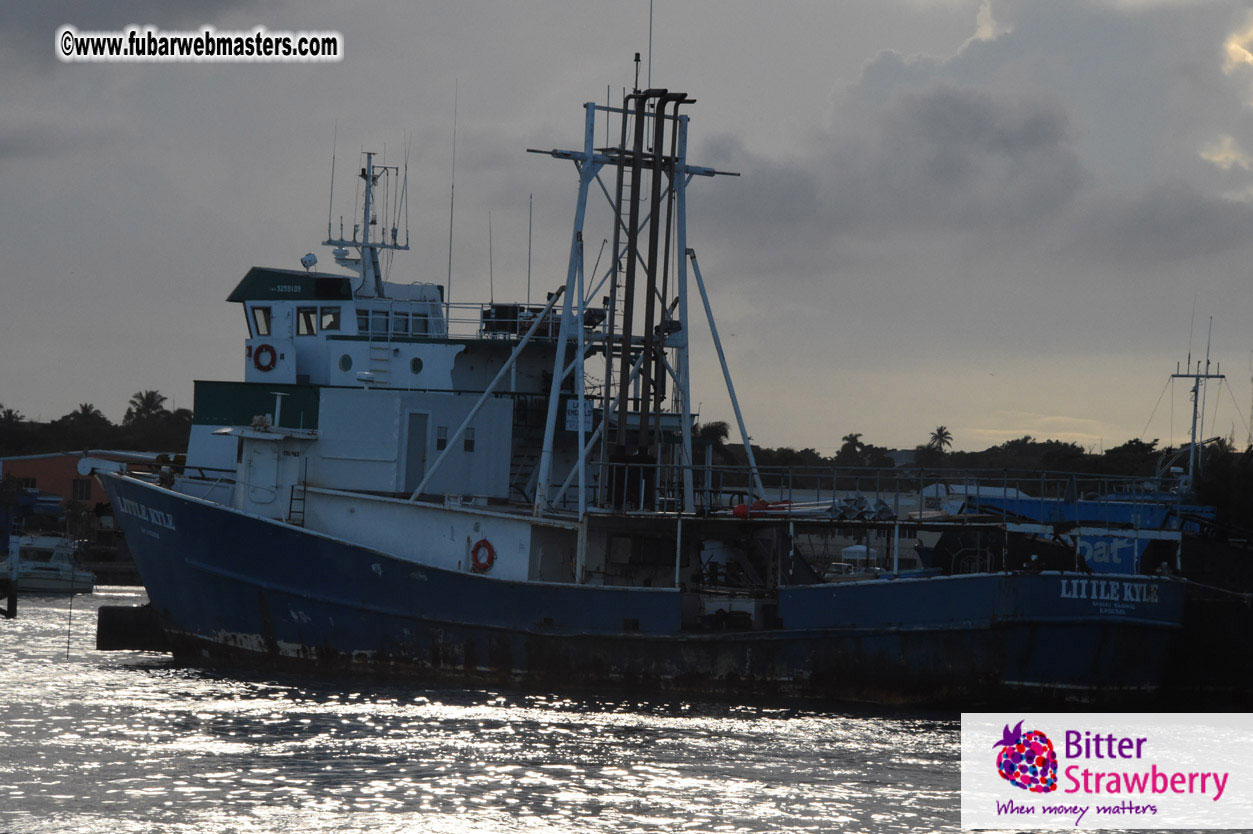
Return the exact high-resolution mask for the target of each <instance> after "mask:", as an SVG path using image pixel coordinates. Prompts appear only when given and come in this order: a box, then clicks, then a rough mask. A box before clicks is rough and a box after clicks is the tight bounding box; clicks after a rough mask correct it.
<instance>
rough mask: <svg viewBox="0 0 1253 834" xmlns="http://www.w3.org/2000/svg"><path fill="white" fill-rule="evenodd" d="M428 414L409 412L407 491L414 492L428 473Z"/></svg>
mask: <svg viewBox="0 0 1253 834" xmlns="http://www.w3.org/2000/svg"><path fill="white" fill-rule="evenodd" d="M427 417H428V415H426V414H415V413H414V412H412V411H411V412H409V425H408V427H407V430H406V432H405V492H412V491H413V490H415V489H417V488H418V484H420V483H422V476H423V475H425V474H426V424H427Z"/></svg>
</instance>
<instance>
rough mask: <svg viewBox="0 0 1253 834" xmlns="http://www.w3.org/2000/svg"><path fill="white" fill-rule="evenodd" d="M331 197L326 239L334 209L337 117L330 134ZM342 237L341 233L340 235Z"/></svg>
mask: <svg viewBox="0 0 1253 834" xmlns="http://www.w3.org/2000/svg"><path fill="white" fill-rule="evenodd" d="M331 136H332V138H331V199H330V200H329V201H328V202H327V205H326V239H327V240H330V239H331V212H332V211H334V210H335V151H336V149H337V148H338V147H339V119H336V120H335V130H334V132H333V133H332V134H331ZM340 237H343V235H340Z"/></svg>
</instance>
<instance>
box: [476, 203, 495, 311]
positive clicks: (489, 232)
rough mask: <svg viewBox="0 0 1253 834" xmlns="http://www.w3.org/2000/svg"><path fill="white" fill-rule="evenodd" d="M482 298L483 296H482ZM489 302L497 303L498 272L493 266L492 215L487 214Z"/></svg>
mask: <svg viewBox="0 0 1253 834" xmlns="http://www.w3.org/2000/svg"><path fill="white" fill-rule="evenodd" d="M480 297H481V296H480ZM487 301H488V303H489V304H491V303H495V301H496V270H495V268H494V267H493V266H492V213H491V212H490V211H489V212H488V213H487Z"/></svg>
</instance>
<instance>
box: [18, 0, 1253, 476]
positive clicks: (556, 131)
mask: <svg viewBox="0 0 1253 834" xmlns="http://www.w3.org/2000/svg"><path fill="white" fill-rule="evenodd" d="M66 24H69V25H73V26H76V27H77V28H78V29H79V30H97V29H120V28H123V27H125V26H127V25H130V24H155V25H158V26H161V27H165V28H167V29H168V28H173V29H178V28H194V27H197V26H199V25H203V24H209V25H213V26H216V27H218V28H219V29H251V28H253V27H256V26H258V25H263V26H267V27H269V28H271V29H283V30H300V29H310V30H336V31H339V32H342V33H343V35H344V39H345V58H344V60H343V61H342V62H341V63H335V64H256V65H241V64H231V65H223V64H219V65H206V64H180V65H171V64H139V65H136V64H111V65H106V64H64V63H61V62H59V61H58V60H57V59H56V57H55V53H54V34H55V32H56V29H57V28H58V27H59V26H62V25H66ZM647 49H648V5H647V2H646V0H632V2H612V3H611V2H590V3H589V2H581V3H574V2H542V3H541V2H529V3H507V2H480V0H461V2H456V3H453V2H440V3H433V2H411V1H409V0H406V2H399V1H397V2H377V3H354V4H344V3H332V2H327V1H326V0H313V1H312V2H300V3H296V2H294V1H293V0H289V1H288V2H267V3H257V2H246V1H245V0H213V1H212V2H198V3H174V2H163V1H159V0H148V1H147V2H116V3H108V4H105V3H99V2H83V0H51V1H50V2H43V3H8V4H4V6H3V7H2V8H0V77H3V79H4V81H3V83H2V84H0V106H2V108H3V109H2V111H0V112H2V113H3V119H0V194H2V195H3V197H2V199H0V252H2V253H3V258H2V259H0V288H2V293H3V294H2V296H0V298H2V302H0V351H2V356H3V360H2V361H0V403H3V404H4V405H6V406H10V407H14V408H17V409H19V410H20V411H22V412H23V413H25V414H26V415H28V416H30V417H38V418H43V419H50V418H54V417H57V416H59V415H61V414H64V413H65V412H67V411H69V410H71V409H72V408H74V407H75V405H76V404H77V403H79V402H86V401H89V402H93V403H95V404H96V405H97V406H99V407H100V408H101V409H102V410H103V411H104V412H105V413H106V414H107V415H109V416H110V417H111V418H113V419H119V418H120V417H121V415H122V412H123V411H124V410H125V403H126V399H127V397H128V396H129V394H130V393H131V392H133V391H135V390H137V389H140V388H158V389H160V390H162V391H164V392H166V393H168V394H170V395H171V396H172V397H173V398H174V399H175V400H176V401H177V403H178V404H179V405H190V400H191V390H192V384H191V382H192V380H193V379H197V378H200V379H215V378H225V379H238V378H241V377H242V373H243V366H242V362H243V353H242V341H243V339H244V338H245V331H244V323H243V320H242V319H243V317H242V315H240V312H239V309H238V307H236V306H235V305H230V304H227V303H225V301H224V299H225V297H226V295H227V293H228V292H229V291H230V290H231V288H232V287H233V286H234V284H235V283H236V281H237V280H238V279H239V278H240V277H241V276H242V275H243V273H244V272H245V271H246V270H247V269H248V268H249V267H250V266H253V265H268V266H279V267H288V268H296V267H298V259H299V257H300V256H301V255H302V254H304V253H305V252H307V251H311V250H313V251H318V249H319V247H318V246H317V241H318V240H320V237H319V235H321V234H322V233H323V232H324V230H325V226H324V224H325V219H326V199H327V184H328V179H329V167H330V152H331V145H332V134H333V132H334V131H335V129H336V127H335V126H336V124H338V136H339V148H340V162H341V163H343V165H344V166H345V167H344V168H343V169H342V170H347V167H348V165H349V162H351V161H352V156H353V155H354V154H355V153H356V151H357V150H359V149H360V148H362V147H365V148H370V149H377V150H382V148H383V146H384V145H386V146H387V148H388V153H389V159H394V158H395V154H397V153H398V150H399V148H400V147H401V146H402V145H403V141H404V136H405V135H406V133H408V134H409V135H411V136H412V143H413V150H412V156H411V160H410V192H411V193H410V198H411V203H412V212H411V223H412V226H413V241H414V252H412V253H411V254H409V255H408V256H407V258H406V259H405V260H404V261H403V263H402V262H400V261H398V262H397V273H396V274H394V275H393V280H397V279H400V280H429V281H439V282H442V281H443V280H444V275H445V270H446V265H447V256H448V252H447V211H448V185H449V182H448V179H449V162H450V147H449V143H450V138H451V128H452V105H453V91H454V85H456V87H457V89H458V90H459V105H458V106H459V122H458V149H457V153H458V159H457V168H458V173H457V222H456V248H455V265H454V289H453V295H454V300H457V299H460V300H469V299H471V298H478V297H485V296H486V295H487V272H488V269H487V266H488V264H487V251H486V249H487V247H486V242H487V213H488V211H491V212H492V222H493V227H494V261H495V273H496V290H497V295H498V296H505V295H509V294H513V293H516V294H519V295H520V294H522V293H524V291H525V268H526V231H527V199H528V195H529V194H532V193H533V194H534V195H535V253H534V275H535V278H534V281H535V285H536V287H541V286H548V287H551V286H555V285H556V284H557V282H558V281H559V280H561V279H562V278H563V277H564V261H565V257H566V251H565V250H566V247H567V246H568V239H569V238H568V235H569V225H568V224H569V219H570V214H571V210H572V208H573V200H574V184H575V176H574V170H573V166H572V165H570V163H560V162H556V161H553V160H550V159H547V158H544V157H538V156H535V155H529V154H526V153H525V149H526V148H528V147H542V148H551V147H575V146H577V144H578V142H579V129H580V122H579V120H580V117H581V108H580V106H579V105H580V103H581V102H583V101H586V100H589V99H596V100H599V101H603V100H604V98H605V93H606V87H607V86H608V87H611V88H612V89H614V90H615V91H618V93H620V91H621V88H622V87H623V86H624V85H628V86H629V85H630V83H631V80H632V64H631V58H632V55H633V53H634V52H636V51H640V52H644V53H647ZM1250 50H1253V15H1251V13H1250V8H1249V6H1248V4H1247V3H1240V2H1212V3H1211V2H1182V0H1181V1H1180V2H1168V1H1167V0H1161V1H1160V2H1135V0H1105V2H1098V0H1089V2H1075V1H1074V0H1050V2H1047V3H1044V2H1002V0H974V1H973V2H965V1H964V0H900V2H894V1H893V0H864V1H862V0H849V1H847V2H840V3H834V2H821V3H805V2H799V0H795V1H794V0H780V2H773V3H762V2H732V1H731V0H709V2H698V1H697V0H689V1H688V2H665V0H658V2H657V4H656V19H655V29H654V36H653V65H652V74H653V83H654V85H655V86H668V87H671V88H672V89H673V88H677V89H683V90H686V91H688V92H689V94H691V95H692V96H694V97H695V98H697V99H698V103H697V104H696V105H694V106H693V107H691V108H690V109H689V112H690V113H691V115H692V117H693V151H692V154H691V156H692V157H693V159H694V161H696V162H698V163H702V164H708V165H713V166H717V167H719V168H725V169H731V170H736V171H740V172H742V173H743V176H742V177H741V178H739V179H731V178H723V179H718V180H714V181H708V180H701V181H698V182H697V183H696V186H695V188H694V190H693V192H692V195H691V210H690V211H691V220H690V232H689V242H690V244H691V245H692V246H693V247H694V248H695V249H696V250H697V252H698V255H699V257H700V259H701V265H702V268H703V271H704V273H705V275H706V278H707V280H708V282H709V284H710V286H711V291H712V292H713V295H714V307H715V312H716V313H717V314H718V317H719V323H720V329H721V330H722V332H723V334H724V339H725V341H726V346H727V351H728V357H729V359H730V361H731V363H732V368H733V371H734V373H735V375H736V380H737V387H738V389H739V392H740V397H741V400H742V403H743V406H744V411H745V416H746V418H747V419H748V422H749V427H750V430H751V432H752V434H753V437H754V440H755V441H756V442H758V443H762V444H765V445H792V446H797V447H800V446H813V447H815V448H818V449H819V450H820V451H823V452H830V451H833V450H834V448H835V447H836V446H838V444H839V438H840V437H841V436H842V435H844V434H847V433H849V432H861V433H863V435H864V437H865V439H866V440H868V441H870V442H874V443H876V444H880V445H888V446H906V447H908V446H913V445H914V444H916V443H920V442H923V441H925V440H926V437H927V435H928V434H929V432H930V431H931V430H932V429H933V428H934V427H935V426H936V425H937V424H944V425H947V426H948V427H949V428H950V430H951V431H952V433H953V437H954V440H955V442H956V445H957V447H959V448H969V449H979V448H984V447H986V446H988V445H991V444H994V443H999V442H1001V441H1003V440H1005V439H1007V438H1012V437H1017V436H1021V435H1024V434H1031V435H1034V436H1037V437H1054V438H1060V439H1066V440H1074V441H1076V442H1079V443H1082V444H1083V445H1084V446H1090V447H1096V448H1100V447H1101V446H1104V447H1108V446H1110V445H1114V444H1116V443H1119V442H1122V441H1123V440H1126V439H1127V438H1130V437H1136V436H1141V434H1142V433H1144V432H1145V426H1146V423H1147V424H1148V428H1147V433H1146V436H1147V438H1149V439H1152V438H1154V437H1160V438H1162V439H1163V441H1165V440H1166V439H1167V438H1169V437H1171V436H1172V432H1173V436H1174V437H1175V438H1176V439H1178V438H1179V437H1181V436H1182V435H1183V433H1184V432H1185V430H1186V424H1187V420H1186V415H1185V411H1186V409H1187V408H1188V403H1187V398H1186V393H1185V391H1184V387H1183V386H1182V385H1177V386H1175V388H1174V389H1173V391H1172V389H1171V388H1169V387H1167V388H1165V389H1163V386H1164V385H1166V380H1167V376H1168V374H1169V373H1170V372H1171V371H1173V370H1174V368H1175V363H1176V362H1177V361H1179V360H1182V359H1183V358H1184V357H1185V356H1186V354H1187V351H1188V346H1189V332H1190V330H1192V331H1194V335H1193V337H1192V345H1193V352H1194V354H1195V353H1197V352H1200V353H1203V352H1204V346H1205V335H1206V328H1207V323H1208V320H1209V318H1210V317H1211V316H1212V317H1213V350H1214V356H1215V358H1216V359H1218V360H1220V361H1221V362H1222V364H1223V369H1224V370H1225V371H1227V372H1228V373H1229V374H1230V375H1231V383H1230V389H1229V391H1222V392H1221V394H1220V393H1219V391H1218V389H1217V388H1212V389H1211V392H1210V397H1209V398H1208V403H1209V406H1210V418H1209V419H1210V423H1211V425H1213V426H1214V431H1215V432H1216V433H1221V434H1224V435H1226V434H1229V433H1234V435H1235V436H1236V438H1237V440H1238V441H1240V442H1244V440H1245V439H1246V436H1247V433H1248V430H1247V428H1246V421H1247V420H1248V413H1249V410H1250V400H1251V396H1253V393H1251V391H1250V380H1249V378H1250V374H1251V368H1253V337H1250V335H1249V334H1250V330H1249V328H1248V326H1247V324H1246V323H1247V322H1248V321H1250V319H1251V318H1253V293H1251V292H1250V286H1249V285H1250V281H1249V272H1250V269H1251V268H1253V234H1251V232H1253V55H1251V54H1250ZM342 170H341V173H342ZM348 181H349V180H347V178H345V179H344V180H341V181H340V182H341V185H340V189H341V194H342V192H343V190H344V187H343V185H342V183H343V182H348ZM349 210H350V209H349V206H348V205H347V204H344V205H339V206H337V212H336V213H337V214H338V213H347V212H348V211H349ZM604 233H605V232H600V231H594V230H593V231H590V232H589V238H590V239H592V240H599V237H600V236H602V235H603V234H604ZM323 261H324V262H326V261H329V258H327V257H325V256H323ZM537 291H538V290H537ZM1194 309H1195V325H1193V321H1194V318H1193V310H1194ZM697 332H698V333H701V334H703V330H702V329H701V328H698V330H697ZM695 347H696V349H697V350H699V351H700V352H701V353H702V358H701V359H699V360H697V362H696V367H695V373H696V375H697V383H696V390H695V392H694V395H695V397H696V399H697V400H699V401H700V402H701V404H702V415H703V417H705V418H706V419H729V418H730V416H731V414H730V409H729V406H728V401H727V398H726V396H725V394H724V393H723V392H722V391H721V386H720V377H719V375H718V372H717V365H716V359H715V358H714V356H713V355H712V352H711V351H709V350H708V337H707V335H700V336H699V337H698V338H697V339H696V345H695ZM1163 393H1164V396H1161V395H1162V394H1163ZM1159 396H1161V399H1160V403H1159ZM1155 403H1159V404H1158V405H1157V406H1156V410H1155ZM1215 403H1217V406H1215ZM1151 415H1152V420H1150V416H1151Z"/></svg>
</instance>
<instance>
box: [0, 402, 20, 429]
mask: <svg viewBox="0 0 1253 834" xmlns="http://www.w3.org/2000/svg"><path fill="white" fill-rule="evenodd" d="M24 419H26V418H25V417H24V416H22V412H20V411H18V410H17V409H16V408H5V407H4V406H2V405H0V426H4V427H5V428H6V429H11V428H13V427H14V426H16V425H17V424H18V423H20V422H22V421H23V420H24Z"/></svg>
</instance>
